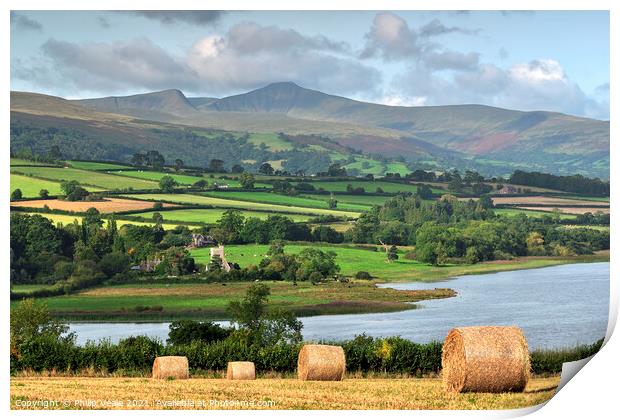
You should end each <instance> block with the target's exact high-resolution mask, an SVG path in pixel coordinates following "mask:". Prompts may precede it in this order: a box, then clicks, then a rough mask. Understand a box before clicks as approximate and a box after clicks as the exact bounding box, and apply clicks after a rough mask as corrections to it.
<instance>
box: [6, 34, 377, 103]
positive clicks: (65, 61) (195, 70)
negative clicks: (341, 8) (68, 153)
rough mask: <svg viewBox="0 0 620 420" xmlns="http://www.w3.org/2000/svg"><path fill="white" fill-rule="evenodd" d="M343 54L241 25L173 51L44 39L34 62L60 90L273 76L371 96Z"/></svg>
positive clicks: (232, 83) (242, 81)
mask: <svg viewBox="0 0 620 420" xmlns="http://www.w3.org/2000/svg"><path fill="white" fill-rule="evenodd" d="M349 51H350V48H349V47H348V45H347V44H346V43H341V42H337V41H333V40H330V39H328V38H325V37H322V36H316V37H307V36H304V35H302V34H300V33H298V32H296V31H294V30H291V29H282V28H279V27H276V26H261V25H258V24H256V23H247V22H246V23H240V24H237V25H235V26H233V27H232V28H230V29H229V31H228V32H226V33H225V34H221V35H217V34H216V35H210V36H206V37H203V38H201V39H199V40H197V41H196V42H195V43H194V44H193V45H192V46H191V47H190V48H189V49H188V50H187V51H186V52H185V53H184V54H180V55H174V54H172V53H170V52H169V51H167V50H165V49H164V48H162V47H160V46H159V45H156V44H155V43H153V42H152V41H150V40H148V39H146V38H139V39H133V40H127V41H121V42H110V43H105V42H99V43H81V44H80V43H73V42H66V41H60V40H56V39H50V40H48V41H47V42H46V43H45V44H43V46H42V52H43V57H44V59H43V60H41V63H44V64H45V65H47V66H48V67H49V68H50V72H48V73H52V74H53V76H54V79H55V80H56V81H57V82H58V84H59V85H61V86H64V89H65V90H66V91H71V92H79V91H81V90H85V91H89V92H101V94H104V95H109V94H123V93H126V92H127V91H131V90H134V91H135V90H160V89H170V88H177V89H182V90H185V91H187V92H190V93H194V94H208V95H227V94H230V93H231V92H236V91H237V92H238V91H243V90H249V89H255V88H258V87H262V86H263V85H266V84H268V83H272V82H280V81H293V82H296V83H298V84H300V85H302V86H305V87H309V88H314V89H319V90H324V91H327V92H330V93H335V94H341V95H355V94H357V93H366V94H367V93H369V92H370V93H376V91H377V88H378V86H379V85H380V83H381V75H380V73H379V72H378V71H377V70H375V69H373V68H372V67H369V66H367V65H365V64H364V63H361V62H359V61H358V60H357V59H355V58H354V57H352V55H351V53H350V52H349ZM12 73H13V76H14V77H15V78H16V79H21V80H27V81H28V82H29V83H30V84H32V85H39V86H43V85H44V82H45V85H46V86H48V85H49V79H50V77H49V76H46V80H45V81H44V80H42V78H39V77H38V76H37V73H36V72H32V71H29V69H28V66H27V63H24V62H22V63H21V64H20V65H19V66H14V68H12Z"/></svg>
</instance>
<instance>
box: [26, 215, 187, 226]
mask: <svg viewBox="0 0 620 420" xmlns="http://www.w3.org/2000/svg"><path fill="white" fill-rule="evenodd" d="M26 214H31V215H32V214H38V215H39V216H43V217H45V218H47V219H49V220H51V221H52V222H53V223H62V224H63V225H68V224H69V223H73V221H74V220H76V219H77V221H78V222H80V223H81V222H82V217H81V216H73V215H68V214H49V213H26ZM116 224H117V225H118V227H121V226H125V225H138V226H153V225H154V224H155V223H149V222H134V221H133V220H118V219H116ZM188 224H191V223H188ZM176 226H177V225H175V224H171V223H163V224H162V227H163V228H164V229H166V230H170V229H174V228H175V227H176Z"/></svg>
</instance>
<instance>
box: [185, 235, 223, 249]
mask: <svg viewBox="0 0 620 420" xmlns="http://www.w3.org/2000/svg"><path fill="white" fill-rule="evenodd" d="M214 245H217V241H216V240H215V239H213V237H212V236H210V235H203V234H200V233H192V243H191V244H190V246H189V247H190V248H204V247H207V246H214Z"/></svg>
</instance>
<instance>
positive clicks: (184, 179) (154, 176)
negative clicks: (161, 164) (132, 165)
mask: <svg viewBox="0 0 620 420" xmlns="http://www.w3.org/2000/svg"><path fill="white" fill-rule="evenodd" d="M113 173H114V174H115V175H120V176H124V177H131V178H139V179H146V180H149V181H155V182H157V183H159V180H160V179H162V178H163V177H165V176H170V177H172V178H173V179H174V180H175V181H176V182H178V183H179V184H180V185H192V184H193V183H194V182H196V181H200V180H201V179H202V180H206V181H211V182H210V183H213V180H208V179H205V178H202V177H198V176H191V175H181V174H175V173H170V172H155V171H140V170H130V171H115V172H113Z"/></svg>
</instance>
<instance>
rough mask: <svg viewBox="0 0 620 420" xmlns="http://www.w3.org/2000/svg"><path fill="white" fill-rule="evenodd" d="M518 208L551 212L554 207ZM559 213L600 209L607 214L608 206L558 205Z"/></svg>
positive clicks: (588, 211)
mask: <svg viewBox="0 0 620 420" xmlns="http://www.w3.org/2000/svg"><path fill="white" fill-rule="evenodd" d="M517 208H519V209H524V210H540V211H548V212H553V211H554V210H555V209H556V207H517ZM557 210H558V211H559V212H560V213H566V214H585V213H592V214H594V213H596V212H597V211H600V212H602V213H605V214H609V207H560V208H557Z"/></svg>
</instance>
